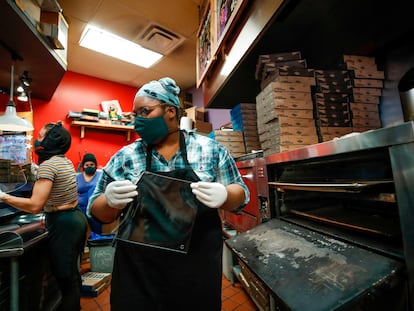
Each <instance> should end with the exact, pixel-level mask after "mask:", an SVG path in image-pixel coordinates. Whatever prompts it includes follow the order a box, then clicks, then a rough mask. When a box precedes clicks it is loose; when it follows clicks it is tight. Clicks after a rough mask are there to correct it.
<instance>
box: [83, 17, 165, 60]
mask: <svg viewBox="0 0 414 311" xmlns="http://www.w3.org/2000/svg"><path fill="white" fill-rule="evenodd" d="M79 45H80V46H82V47H85V48H88V49H91V50H94V51H96V52H99V53H102V54H105V55H108V56H112V57H115V58H118V59H120V60H123V61H126V62H129V63H132V64H134V65H137V66H140V67H144V68H149V67H151V66H152V65H153V64H155V63H156V62H157V61H159V60H160V59H161V58H162V57H163V55H162V54H160V53H157V52H154V51H151V50H148V49H145V48H143V47H142V46H140V45H138V44H136V43H134V42H132V41H128V40H126V39H124V38H121V37H119V36H117V35H114V34H112V33H110V32H107V31H104V30H102V29H100V28H98V27H95V26H92V25H87V26H86V28H85V30H84V32H83V34H82V36H81V39H80V41H79Z"/></svg>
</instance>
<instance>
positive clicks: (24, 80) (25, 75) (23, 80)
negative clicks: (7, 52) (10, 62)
mask: <svg viewBox="0 0 414 311" xmlns="http://www.w3.org/2000/svg"><path fill="white" fill-rule="evenodd" d="M19 81H20V83H21V84H23V87H29V86H30V84H31V83H32V79H31V78H30V77H29V72H28V71H27V70H25V71H23V75H22V76H21V77H20V78H19Z"/></svg>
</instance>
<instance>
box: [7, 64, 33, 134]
mask: <svg viewBox="0 0 414 311" xmlns="http://www.w3.org/2000/svg"><path fill="white" fill-rule="evenodd" d="M13 88H14V64H12V66H11V79H10V99H9V101H8V103H7V106H6V111H5V113H4V114H3V115H1V116H0V131H8V132H28V131H33V130H34V128H33V125H32V124H31V123H30V122H29V121H27V120H24V119H22V118H20V117H18V116H17V114H16V105H15V104H14V101H13Z"/></svg>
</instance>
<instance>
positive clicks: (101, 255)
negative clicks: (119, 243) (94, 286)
mask: <svg viewBox="0 0 414 311" xmlns="http://www.w3.org/2000/svg"><path fill="white" fill-rule="evenodd" d="M113 239H114V235H113V234H111V235H100V236H98V235H94V236H93V237H92V238H90V239H89V240H88V243H87V244H88V247H89V259H90V262H91V271H92V272H107V273H112V267H113V264H114V254H115V247H113V246H112V242H113Z"/></svg>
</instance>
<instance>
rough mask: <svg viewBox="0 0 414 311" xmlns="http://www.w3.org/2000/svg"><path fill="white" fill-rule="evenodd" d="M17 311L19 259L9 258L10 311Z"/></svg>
mask: <svg viewBox="0 0 414 311" xmlns="http://www.w3.org/2000/svg"><path fill="white" fill-rule="evenodd" d="M18 310H19V259H18V257H11V258H10V311H18Z"/></svg>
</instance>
